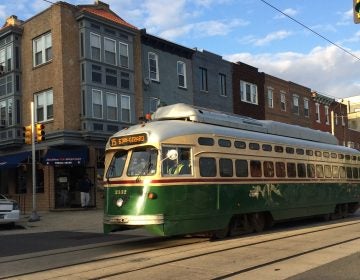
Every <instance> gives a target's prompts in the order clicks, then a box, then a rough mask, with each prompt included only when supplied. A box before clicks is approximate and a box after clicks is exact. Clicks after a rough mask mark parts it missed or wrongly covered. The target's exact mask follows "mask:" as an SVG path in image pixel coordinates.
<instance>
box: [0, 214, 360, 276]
mask: <svg viewBox="0 0 360 280" xmlns="http://www.w3.org/2000/svg"><path fill="white" fill-rule="evenodd" d="M359 224H360V221H356V220H355V221H349V222H345V224H343V223H342V224H338V223H336V224H330V225H329V224H327V225H315V226H317V227H320V228H316V229H308V228H307V229H301V228H300V229H291V231H296V232H295V233H286V232H282V231H280V232H274V231H272V232H269V233H267V234H261V235H259V234H258V235H247V236H245V239H247V240H246V242H243V240H244V239H241V238H229V239H227V240H225V241H220V242H209V241H208V239H206V240H204V239H200V240H199V239H197V240H196V241H195V242H194V240H192V239H186V241H187V242H183V241H182V242H180V243H178V244H172V243H173V242H175V243H176V242H178V240H176V239H166V240H164V239H159V238H156V239H155V242H154V239H152V240H148V241H142V242H141V243H140V244H139V243H136V242H131V243H128V244H126V246H125V247H126V250H128V251H125V252H123V253H119V252H118V253H116V252H115V250H118V249H119V248H114V250H113V251H114V252H112V254H111V255H110V256H105V257H98V258H96V259H89V260H86V261H79V262H77V263H76V264H74V263H72V264H67V265H61V266H57V267H52V268H48V269H41V270H39V269H38V270H36V271H31V272H28V273H18V274H16V275H15V274H14V275H12V276H11V277H16V278H17V279H28V278H27V277H28V276H29V277H30V276H31V275H32V274H34V273H36V274H35V275H36V276H35V275H33V276H35V277H39V278H37V279H48V278H47V276H46V275H48V274H49V273H51V270H60V271H58V273H57V274H58V275H62V277H65V278H66V276H67V277H70V275H72V274H73V272H71V271H73V268H74V266H80V267H82V268H81V269H80V270H81V272H80V273H85V274H86V275H87V276H86V279H103V278H109V277H110V278H111V277H128V276H130V275H132V274H133V273H141V272H145V271H147V270H151V269H153V268H159V267H163V266H165V265H171V264H178V263H181V262H186V261H190V260H196V259H200V258H203V257H208V256H215V255H217V254H224V253H227V252H231V251H234V250H241V249H244V248H252V247H255V246H259V245H266V244H271V243H272V242H279V241H282V240H285V239H293V238H297V237H303V236H306V235H311V234H317V233H321V232H326V231H334V230H339V229H345V230H346V229H347V228H348V227H351V226H357V225H359ZM298 231H300V232H298ZM273 235H275V237H274V236H273ZM278 235H281V236H280V237H277V236H278ZM259 236H260V237H261V240H258V237H259ZM254 238H255V239H256V240H255V241H254V240H253V239H254ZM356 240H360V237H353V238H347V239H346V240H341V241H338V242H333V243H331V244H325V245H322V246H318V247H316V248H311V249H308V250H303V251H301V252H298V253H295V254H292V255H288V256H284V257H279V258H275V259H274V260H272V261H267V262H266V261H265V262H263V263H261V264H256V265H252V266H249V267H246V268H244V269H239V270H236V271H233V272H231V273H225V274H223V275H222V276H217V278H215V279H225V278H226V277H231V276H236V275H241V274H243V273H246V272H249V271H251V270H256V269H259V268H262V267H265V266H269V265H272V264H275V263H278V262H282V261H284V260H289V259H292V258H296V257H299V256H301V255H306V254H310V253H313V252H317V251H320V250H324V249H326V248H330V247H334V246H338V245H341V244H345V243H349V242H352V241H356ZM237 241H241V242H240V245H234V242H237ZM169 242H170V243H171V244H168V243H169ZM205 243H207V245H206V246H204V244H205ZM227 243H231V244H228V245H227V246H226V244H227ZM150 244H151V248H147V249H141V248H139V246H140V247H143V246H149V245H150ZM224 244H225V247H223V246H224ZM159 245H160V247H159ZM109 246H111V245H107V246H103V247H109ZM115 246H116V245H115ZM134 246H135V247H136V248H135V249H134V248H132V247H134ZM153 246H156V248H153ZM229 246H230V247H229ZM125 247H124V248H122V249H125ZM194 247H195V248H194ZM218 247H220V248H218ZM89 250H90V249H89ZM129 250H130V251H129ZM131 250H133V251H131ZM79 251H82V252H85V251H86V249H81V250H72V251H70V252H68V253H67V254H77V253H79ZM58 254H59V253H57V254H53V255H52V254H47V255H44V256H41V257H39V258H44V257H45V258H49V257H51V256H56V255H58ZM64 254H65V253H64ZM165 256H166V257H168V259H167V260H161V259H162V258H164V257H165ZM24 260H25V259H22V260H19V261H20V262H21V261H24ZM25 261H26V260H25ZM32 261H35V262H36V260H34V259H32ZM139 262H141V265H139ZM124 263H126V264H127V266H128V267H127V268H124V269H120V270H117V271H113V272H110V271H111V270H112V268H114V267H116V269H118V267H119V265H121V266H125V265H124ZM0 264H1V263H0ZM89 265H91V269H90V270H89V268H87V267H88V266H89ZM99 268H101V271H102V272H101V273H99V275H96V273H93V274H92V273H91V271H92V270H96V271H97V273H98V272H99ZM49 269H51V270H49ZM67 271H70V272H71V273H68V272H67ZM43 273H44V275H42V274H43ZM91 275H92V276H91ZM9 276H10V275H9ZM43 276H44V278H43ZM11 277H8V278H10V279H11ZM49 278H50V277H49ZM65 278H64V279H65ZM0 279H3V278H0ZM34 279H35V278H34Z"/></svg>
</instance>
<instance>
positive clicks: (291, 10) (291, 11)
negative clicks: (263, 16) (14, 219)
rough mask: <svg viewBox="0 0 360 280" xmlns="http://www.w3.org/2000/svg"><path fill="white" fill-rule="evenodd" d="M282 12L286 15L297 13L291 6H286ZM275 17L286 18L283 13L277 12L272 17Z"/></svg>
mask: <svg viewBox="0 0 360 280" xmlns="http://www.w3.org/2000/svg"><path fill="white" fill-rule="evenodd" d="M282 12H283V13H284V14H286V15H288V16H291V17H293V16H296V15H297V14H298V11H297V10H295V9H292V8H288V9H285V10H283V11H282ZM274 18H275V19H282V18H286V16H285V15H283V14H278V15H276V16H275V17H274Z"/></svg>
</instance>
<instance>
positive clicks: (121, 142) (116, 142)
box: [110, 133, 147, 147]
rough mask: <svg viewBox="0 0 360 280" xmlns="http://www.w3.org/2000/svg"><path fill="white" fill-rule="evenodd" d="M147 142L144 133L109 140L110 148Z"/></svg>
mask: <svg viewBox="0 0 360 280" xmlns="http://www.w3.org/2000/svg"><path fill="white" fill-rule="evenodd" d="M146 142H147V135H146V134H145V133H141V134H134V135H126V136H119V137H112V138H111V139H110V146H111V147H119V146H126V145H138V144H142V143H146Z"/></svg>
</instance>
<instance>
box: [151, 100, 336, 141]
mask: <svg viewBox="0 0 360 280" xmlns="http://www.w3.org/2000/svg"><path fill="white" fill-rule="evenodd" d="M174 119H183V120H190V121H193V122H199V123H207V124H213V125H219V126H223V127H231V128H236V129H242V130H249V131H256V132H261V133H267V134H273V135H280V136H286V137H291V138H297V139H303V140H310V141H315V142H320V143H326V144H332V145H337V144H338V140H337V139H336V137H335V136H333V135H331V134H330V133H328V132H323V131H319V130H314V129H310V128H306V127H301V126H298V125H290V124H285V123H281V122H276V121H270V120H256V119H253V118H249V117H245V116H241V115H235V114H229V113H223V112H219V111H215V110H209V109H205V108H200V107H195V106H190V105H187V104H184V103H178V104H174V105H169V106H165V107H160V108H158V109H157V110H156V112H155V113H154V114H153V115H152V120H158V121H160V120H174Z"/></svg>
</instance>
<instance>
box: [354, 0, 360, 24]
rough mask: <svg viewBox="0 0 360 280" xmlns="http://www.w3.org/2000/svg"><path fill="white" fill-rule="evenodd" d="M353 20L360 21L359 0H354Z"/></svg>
mask: <svg viewBox="0 0 360 280" xmlns="http://www.w3.org/2000/svg"><path fill="white" fill-rule="evenodd" d="M354 22H355V23H360V0H354Z"/></svg>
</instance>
